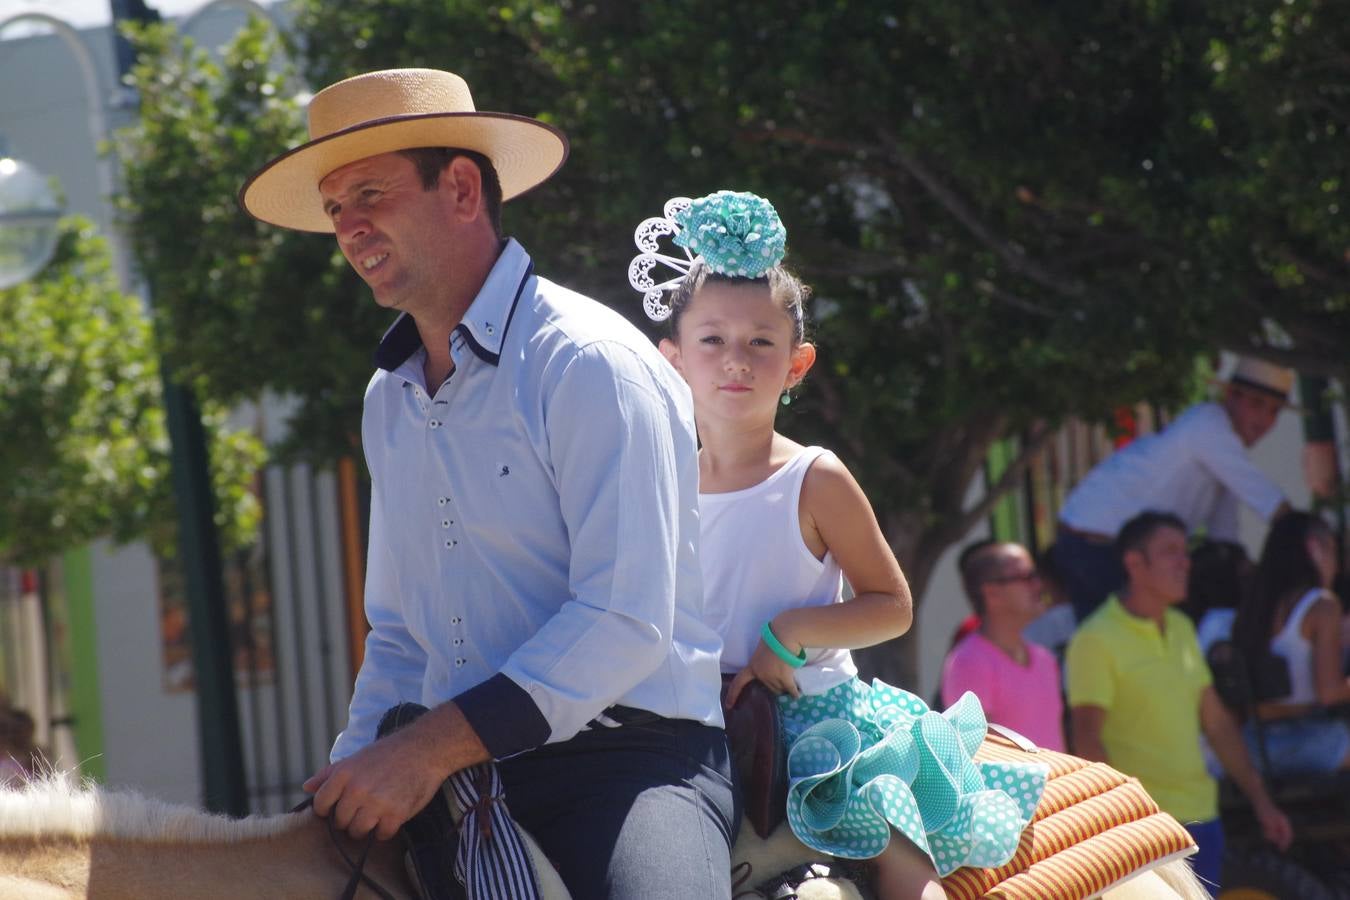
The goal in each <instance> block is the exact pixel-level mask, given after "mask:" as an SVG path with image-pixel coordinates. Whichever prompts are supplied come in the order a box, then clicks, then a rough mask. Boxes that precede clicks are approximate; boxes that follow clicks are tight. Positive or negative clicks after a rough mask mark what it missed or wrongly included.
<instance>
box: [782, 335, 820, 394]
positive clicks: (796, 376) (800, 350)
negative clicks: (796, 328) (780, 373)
mask: <svg viewBox="0 0 1350 900" xmlns="http://www.w3.org/2000/svg"><path fill="white" fill-rule="evenodd" d="M815 364H816V345H815V344H808V343H806V342H805V341H803V342H802V343H800V344H798V345H797V346H795V347H793V348H792V363H791V364H790V365H789V366H788V383H787V386H788V387H796V386H797V385H798V384H800V383H801V380H802V379H803V378H805V377H806V373H807V372H809V371H811V367H812V366H814V365H815Z"/></svg>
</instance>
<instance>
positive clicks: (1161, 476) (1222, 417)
mask: <svg viewBox="0 0 1350 900" xmlns="http://www.w3.org/2000/svg"><path fill="white" fill-rule="evenodd" d="M1293 383H1294V373H1293V372H1292V371H1290V370H1289V369H1284V368H1280V367H1279V366H1274V365H1271V364H1270V363H1266V362H1263V361H1261V360H1257V359H1248V358H1243V359H1240V360H1239V361H1238V363H1237V365H1236V367H1235V368H1234V369H1233V372H1232V374H1231V375H1230V376H1229V379H1228V382H1227V384H1226V386H1225V388H1224V393H1223V397H1222V399H1221V401H1220V402H1217V403H1201V404H1198V405H1196V406H1192V407H1191V408H1190V409H1188V410H1186V411H1185V412H1184V413H1182V414H1181V416H1179V417H1178V418H1177V419H1176V420H1175V421H1174V422H1172V423H1171V424H1169V425H1168V426H1167V427H1166V428H1165V429H1163V430H1162V431H1160V432H1158V433H1156V434H1151V435H1148V436H1147V437H1142V438H1139V439H1138V440H1135V441H1132V442H1131V443H1130V444H1128V445H1126V446H1125V447H1124V448H1122V449H1121V450H1118V451H1117V452H1115V453H1113V454H1112V455H1111V456H1109V457H1107V458H1106V459H1105V460H1103V461H1102V462H1101V463H1100V464H1098V465H1097V466H1096V468H1094V469H1093V470H1092V471H1091V472H1089V473H1088V474H1087V476H1086V477H1085V478H1084V479H1083V480H1082V481H1081V482H1080V483H1079V484H1078V485H1077V486H1076V487H1075V488H1074V489H1073V491H1072V492H1071V493H1070V494H1069V497H1068V499H1067V500H1066V501H1065V503H1064V508H1063V509H1062V510H1060V514H1059V532H1058V535H1057V536H1056V538H1055V543H1054V545H1053V547H1052V548H1051V550H1050V553H1051V557H1052V559H1053V560H1054V562H1055V566H1056V567H1057V568H1058V570H1059V572H1060V574H1061V576H1062V578H1063V579H1064V584H1065V587H1066V588H1067V589H1068V591H1069V596H1070V598H1071V600H1072V602H1073V607H1074V613H1075V615H1077V617H1078V620H1079V621H1080V622H1081V621H1082V620H1083V619H1084V618H1085V617H1086V616H1088V615H1089V614H1090V613H1092V612H1093V610H1095V609H1096V608H1097V607H1098V606H1099V605H1101V603H1102V601H1103V600H1105V599H1106V597H1107V596H1108V595H1109V594H1111V593H1112V592H1113V591H1115V590H1117V589H1119V588H1120V587H1121V585H1123V584H1124V583H1125V572H1124V570H1123V569H1122V568H1121V566H1120V561H1119V560H1118V559H1117V557H1116V552H1115V549H1114V547H1113V542H1114V540H1115V537H1116V534H1117V533H1118V532H1119V531H1120V527H1121V525H1123V524H1124V523H1125V522H1127V521H1128V520H1130V519H1132V518H1133V517H1134V516H1136V515H1138V514H1139V513H1140V512H1143V511H1144V510H1155V511H1162V512H1170V513H1172V514H1174V515H1176V516H1177V517H1178V518H1180V519H1181V520H1182V521H1183V522H1184V523H1186V527H1187V528H1188V529H1189V530H1190V531H1191V532H1195V531H1196V530H1198V529H1200V528H1202V527H1203V528H1204V529H1205V531H1206V534H1207V536H1208V537H1210V538H1212V539H1215V540H1236V539H1237V537H1238V508H1237V504H1238V502H1239V501H1241V502H1242V503H1245V504H1246V505H1247V506H1249V507H1251V508H1252V509H1253V510H1254V511H1255V512H1256V513H1257V514H1258V515H1259V516H1261V518H1262V519H1265V520H1266V521H1272V520H1274V519H1275V518H1276V517H1277V516H1278V515H1279V514H1280V513H1282V512H1284V511H1286V510H1287V509H1288V508H1289V505H1288V503H1287V502H1286V500H1285V498H1284V494H1283V493H1282V492H1281V491H1280V489H1279V487H1277V486H1276V485H1275V483H1274V482H1273V481H1271V480H1270V478H1269V477H1268V476H1267V475H1266V474H1265V473H1263V472H1262V471H1261V470H1260V469H1258V468H1257V467H1256V465H1255V464H1254V463H1253V462H1252V461H1251V459H1250V457H1248V455H1247V448H1248V447H1250V446H1252V445H1253V444H1255V443H1256V442H1257V441H1259V440H1260V439H1261V438H1262V437H1264V436H1265V435H1266V433H1267V432H1269V431H1270V429H1271V428H1272V427H1273V426H1274V425H1275V420H1276V418H1277V417H1278V416H1279V413H1280V410H1281V408H1283V407H1284V406H1285V404H1286V403H1287V401H1288V397H1289V391H1290V389H1291V388H1292V387H1293Z"/></svg>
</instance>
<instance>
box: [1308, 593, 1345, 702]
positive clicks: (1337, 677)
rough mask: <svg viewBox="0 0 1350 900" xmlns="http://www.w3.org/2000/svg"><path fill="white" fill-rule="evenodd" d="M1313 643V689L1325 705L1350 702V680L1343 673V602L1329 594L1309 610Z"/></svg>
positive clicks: (1309, 636)
mask: <svg viewBox="0 0 1350 900" xmlns="http://www.w3.org/2000/svg"><path fill="white" fill-rule="evenodd" d="M1304 623H1305V626H1306V627H1307V628H1308V630H1309V632H1310V634H1309V635H1308V639H1309V640H1310V641H1312V666H1313V689H1314V690H1315V691H1316V692H1317V702H1318V703H1320V704H1322V705H1323V706H1337V705H1339V704H1341V703H1350V680H1347V679H1346V677H1345V675H1344V674H1342V672H1341V603H1340V601H1339V600H1337V599H1336V597H1335V596H1334V595H1332V594H1330V593H1324V594H1323V595H1322V598H1321V599H1320V600H1318V601H1317V602H1316V603H1314V604H1313V607H1312V609H1310V610H1308V617H1307V618H1306V619H1305V620H1304Z"/></svg>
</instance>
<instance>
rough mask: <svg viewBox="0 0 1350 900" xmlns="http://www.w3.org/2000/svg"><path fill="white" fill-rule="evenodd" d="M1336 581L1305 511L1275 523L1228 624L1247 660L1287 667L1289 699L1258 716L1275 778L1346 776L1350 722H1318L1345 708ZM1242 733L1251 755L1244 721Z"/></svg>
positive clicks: (1329, 540)
mask: <svg viewBox="0 0 1350 900" xmlns="http://www.w3.org/2000/svg"><path fill="white" fill-rule="evenodd" d="M1335 576H1336V549H1335V540H1334V538H1333V537H1332V533H1331V529H1330V528H1329V527H1328V526H1327V524H1326V522H1325V521H1323V520H1322V519H1321V518H1320V517H1319V516H1316V515H1313V514H1312V513H1305V512H1292V513H1288V514H1286V515H1284V516H1281V517H1280V518H1279V519H1277V520H1276V521H1275V523H1274V524H1273V525H1271V528H1270V533H1269V534H1268V535H1267V536H1266V543H1265V546H1264V547H1263V548H1262V550H1261V560H1260V562H1259V563H1258V564H1257V570H1256V582H1257V583H1256V590H1254V591H1253V592H1252V593H1251V597H1250V598H1249V600H1248V601H1247V602H1245V603H1244V605H1243V607H1242V609H1241V610H1240V611H1239V612H1238V617H1237V621H1236V622H1235V623H1234V628H1233V631H1234V637H1235V640H1236V641H1237V644H1238V646H1239V647H1240V648H1241V649H1242V651H1243V653H1244V654H1245V655H1246V656H1247V658H1248V659H1255V658H1257V657H1258V656H1259V655H1260V654H1262V653H1266V652H1269V653H1271V654H1273V655H1275V656H1277V657H1280V658H1281V659H1283V660H1284V661H1285V664H1286V665H1287V666H1288V670H1289V685H1290V691H1289V693H1288V694H1287V695H1285V696H1284V697H1281V698H1279V699H1277V700H1274V701H1270V702H1267V703H1263V704H1261V706H1260V708H1259V709H1258V710H1257V715H1258V716H1259V717H1260V718H1261V720H1262V721H1263V723H1264V724H1263V729H1262V730H1263V732H1264V734H1265V741H1266V748H1265V749H1266V757H1267V759H1269V762H1270V767H1271V768H1272V769H1273V770H1274V774H1294V773H1308V772H1312V773H1326V772H1334V771H1336V770H1338V769H1350V721H1347V720H1346V719H1344V718H1339V717H1335V716H1325V715H1322V711H1323V710H1324V709H1326V708H1327V707H1335V706H1341V705H1344V704H1347V703H1350V679H1347V677H1346V673H1345V668H1344V662H1345V651H1346V649H1347V647H1346V646H1345V644H1344V638H1343V634H1344V628H1343V623H1344V612H1343V610H1342V608H1341V603H1340V600H1338V599H1337V598H1336V595H1335V594H1333V593H1332V592H1331V590H1330V587H1331V584H1332V581H1333V580H1334V578H1335ZM1245 730H1246V735H1247V740H1248V743H1249V745H1250V746H1251V749H1252V752H1253V753H1254V754H1255V753H1256V752H1257V749H1258V743H1257V740H1256V731H1255V728H1254V726H1253V724H1252V723H1250V722H1249V723H1247V725H1246V729H1245ZM1254 758H1257V759H1259V758H1260V757H1259V756H1254Z"/></svg>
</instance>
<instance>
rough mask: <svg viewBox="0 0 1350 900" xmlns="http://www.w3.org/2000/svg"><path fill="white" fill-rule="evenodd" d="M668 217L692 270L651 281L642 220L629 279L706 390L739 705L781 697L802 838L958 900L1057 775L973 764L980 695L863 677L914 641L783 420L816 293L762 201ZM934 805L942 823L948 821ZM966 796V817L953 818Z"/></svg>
mask: <svg viewBox="0 0 1350 900" xmlns="http://www.w3.org/2000/svg"><path fill="white" fill-rule="evenodd" d="M667 209H668V210H675V211H674V212H672V217H673V220H665V219H662V220H657V222H658V224H659V225H660V231H661V233H666V234H670V233H673V234H675V243H676V244H677V245H679V246H683V247H686V248H687V250H688V251H690V252H689V254H688V255H689V258H690V261H691V266H690V267H689V270H688V272H687V273H685V274H684V276H683V277H682V278H679V279H676V280H674V281H671V282H667V283H666V284H665V285H662V286H655V287H654V286H653V282H652V280H651V278H650V271H651V267H652V266H653V265H655V264H656V263H662V264H669V263H670V262H671V261H672V259H673V258H672V257H670V256H663V255H658V254H655V253H653V252H652V251H651V250H650V249H649V248H648V246H647V245H646V244H644V242H643V239H644V229H648V226H649V225H650V224H651V222H652V220H648V222H646V223H643V226H642V227H640V228H639V230H638V239H639V247H642V248H643V249H644V250H645V251H646V252H644V254H643V255H641V256H639V257H638V259H637V260H635V261H634V268H630V280H632V281H633V284H634V286H635V287H639V288H640V289H643V290H645V291H646V297H645V303H644V306H645V307H646V308H647V310H648V313H649V314H651V315H653V318H656V319H657V320H658V321H659V320H663V319H665V318H667V317H668V318H669V320H670V326H671V336H670V338H669V339H667V340H663V341H662V342H661V350H662V352H663V353H664V354H665V356H666V358H667V359H669V360H670V362H671V363H672V364H673V365H674V366H675V368H676V369H678V370H679V371H680V373H681V374H682V375H683V376H684V378H685V380H686V381H687V382H688V383H689V386H690V388H691V390H692V392H693V397H694V415H695V419H696V422H697V425H698V435H699V440H700V444H701V450H700V453H699V477H700V494H699V511H700V518H701V522H700V551H699V552H700V563H701V566H702V570H703V576H704V603H705V613H704V614H705V616H707V617H708V619H709V621H711V622H712V623H714V624H715V625H716V626H717V628H718V629H719V631H720V632H721V634H722V637H723V641H724V644H725V649H724V652H723V657H722V669H723V672H726V673H728V675H730V676H731V681H730V686H729V687H728V690H727V699H726V702H727V705H728V707H730V706H731V705H733V704H734V703H735V701H736V699H737V697H738V695H739V694H740V692H741V690H742V689H743V688H744V687H745V685H746V684H748V683H749V682H750V681H752V680H757V681H760V682H761V683H763V684H764V685H765V686H767V687H768V688H769V689H770V690H771V691H773V692H774V693H776V694H778V695H779V705H780V712H781V714H782V721H783V731H784V734H783V738H784V740H785V742H786V743H787V744H788V747H789V750H788V776H789V789H788V808H787V820H788V823H789V825H791V827H792V830H793V832H794V833H795V834H796V835H797V837H798V838H799V839H801V840H802V841H803V842H804V843H806V844H807V845H808V846H811V847H812V848H814V849H817V850H821V851H823V852H826V853H831V854H834V855H836V856H844V857H848V858H853V859H869V860H873V861H874V863H873V864H874V866H875V869H876V877H875V882H876V887H877V894H878V896H879V897H880V898H881V900H899V898H905V900H918V898H922V900H930V898H941V897H945V896H946V895H945V894H944V892H943V890H942V887H941V883H940V881H939V879H938V875H939V874H944V875H945V874H946V873H948V872H950V871H951V870H953V869H955V868H957V867H959V866H962V865H981V866H998V865H1002V864H1003V863H1005V862H1007V861H1008V860H1009V859H1011V858H1012V855H1013V853H1014V852H1015V851H1016V848H1017V844H1018V839H1019V837H1020V835H1021V832H1022V829H1023V828H1024V827H1025V825H1026V823H1027V821H1028V820H1029V818H1030V816H1031V813H1032V811H1033V810H1034V808H1035V805H1036V802H1037V801H1038V800H1039V799H1040V793H1041V789H1042V788H1043V787H1044V781H1045V776H1046V771H1045V768H1044V767H1043V766H1027V765H1023V766H1018V767H1016V768H1017V772H1016V773H1015V777H1007V778H1006V782H1007V784H1008V786H1007V787H1006V788H1005V787H1004V786H1003V784H1002V781H1003V780H1004V776H1006V775H1007V773H1002V772H1001V773H993V772H988V771H986V770H985V769H984V768H982V766H984V765H986V764H979V763H975V762H974V761H973V759H972V758H971V754H972V753H973V752H974V750H975V748H976V747H978V745H979V743H980V741H981V740H982V739H983V737H984V731H985V722H984V717H983V714H982V712H981V711H980V709H979V701H978V700H976V699H975V698H974V695H967V697H966V698H962V702H961V703H958V704H957V705H956V707H954V708H953V709H952V710H949V711H948V712H947V713H945V714H944V713H936V712H931V711H930V710H928V708H927V706H926V705H925V704H924V703H923V701H921V700H920V699H919V698H918V697H915V696H914V695H913V694H910V693H908V692H907V691H902V690H899V689H896V688H892V687H890V686H889V685H885V684H882V683H880V682H875V683H874V684H873V685H870V686H869V685H865V684H863V683H862V682H861V681H859V680H858V678H857V677H856V676H857V670H856V668H855V667H854V665H853V660H852V657H851V656H850V654H849V650H850V649H851V648H854V647H867V646H871V645H872V644H876V643H880V642H882V641H885V640H889V639H891V638H893V637H896V636H898V635H900V634H903V633H904V632H905V631H906V630H908V628H909V626H910V623H911V619H912V616H913V612H912V604H911V599H910V595H909V587H908V585H907V584H906V583H905V578H904V575H903V574H902V573H901V571H900V566H899V564H898V563H897V562H896V560H895V555H894V554H893V553H892V552H891V550H890V547H889V546H888V545H887V543H886V540H885V537H884V536H883V535H882V533H881V529H880V527H879V526H878V524H877V520H876V516H875V515H874V514H873V512H872V508H871V505H870V504H869V503H868V502H867V498H866V496H864V494H863V492H862V489H861V488H860V487H859V486H858V483H857V482H856V481H855V480H854V479H853V476H852V475H851V474H850V473H849V471H848V469H847V468H845V466H844V464H843V463H842V462H840V460H839V459H838V458H837V457H836V456H834V454H832V453H829V452H828V451H825V450H822V449H820V448H819V447H802V446H801V445H799V444H796V443H794V442H793V441H791V440H789V439H787V438H786V437H784V436H783V435H781V434H778V433H777V432H776V431H775V430H774V419H775V417H776V415H777V411H778V409H779V407H780V404H782V405H786V404H787V403H788V402H789V401H790V393H789V392H790V391H791V389H792V388H794V387H795V386H796V385H797V384H798V383H800V382H801V380H802V378H803V377H804V376H805V375H806V373H807V370H809V369H810V368H811V365H812V364H813V363H814V362H815V355H816V354H815V348H814V347H813V346H812V345H811V344H809V343H807V342H806V341H805V339H804V324H803V320H804V312H803V302H804V300H805V297H806V293H807V291H806V288H805V286H804V285H803V284H802V283H801V282H800V281H798V280H797V279H796V277H794V276H793V275H791V274H790V273H789V272H788V271H787V270H786V269H784V268H783V266H782V265H781V259H782V255H783V241H784V237H785V235H784V232H783V228H782V224H781V222H779V220H778V215H777V213H776V212H775V211H774V210H773V207H772V206H770V205H769V204H768V202H767V201H765V200H763V199H761V198H759V197H755V196H754V195H750V194H731V193H730V192H719V193H717V194H713V195H711V196H709V197H704V198H702V199H699V200H694V201H687V200H673V201H671V203H669V204H667ZM648 230H649V231H650V230H651V229H648ZM695 254H697V256H696V257H695ZM675 261H676V262H678V260H675ZM643 266H645V267H646V268H643ZM635 269H636V270H638V271H639V275H641V276H644V277H645V278H646V281H645V282H644V281H643V280H642V278H634V277H633V276H632V275H631V273H632V272H633V271H635ZM662 288H670V289H671V291H672V293H671V296H670V298H669V301H668V303H667V302H665V298H664V297H663V295H662ZM845 577H847V578H848V581H849V584H850V585H851V587H852V588H853V591H854V594H853V596H852V597H851V598H850V599H848V600H847V601H846V600H844V599H843V591H842V587H843V579H844V578H845ZM957 707H959V708H957ZM921 722H922V724H923V727H922V728H920V727H919V726H920V723H921ZM939 734H941V735H942V736H943V739H941V740H939V739H937V735H939ZM947 738H950V740H947ZM938 744H940V745H941V746H940V747H939V746H936V745H938ZM925 754H927V755H925ZM933 757H939V758H937V759H934V758H933ZM830 760H833V761H834V762H833V763H831V762H830ZM840 760H843V763H842V765H839V764H838V763H839V762H840ZM921 760H923V764H922V766H921V764H920V761H921ZM933 762H935V763H936V764H935V765H930V763H933ZM921 769H922V773H927V774H922V773H921ZM934 773H936V774H934ZM944 773H947V774H944ZM986 776H988V777H989V782H988V783H986V781H985V778H986ZM995 778H997V779H999V783H995ZM977 781H978V784H979V789H978V790H975V789H973V785H974V784H975V782H977ZM952 804H956V806H952ZM939 806H941V808H943V809H947V808H948V807H950V809H948V814H947V815H945V816H941V815H937V814H935V813H934V810H935V809H936V808H938V807H939ZM957 806H959V807H960V808H961V809H962V810H963V811H964V812H969V813H970V815H952V814H950V813H951V809H956V808H957ZM928 825H932V826H933V827H932V828H929V827H927V826H928ZM977 831H978V839H977V835H976V832H977ZM896 832H899V835H900V836H901V837H900V839H895V840H893V839H892V838H894V837H896Z"/></svg>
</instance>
